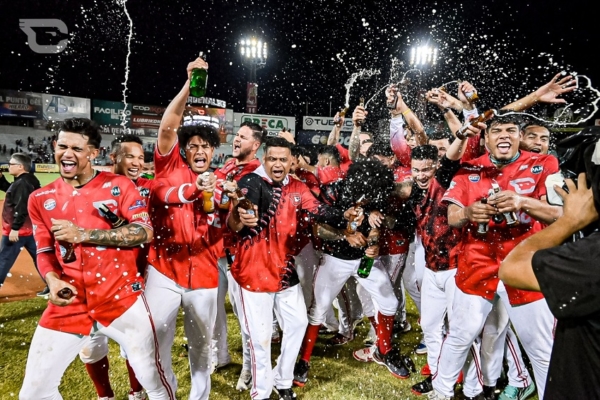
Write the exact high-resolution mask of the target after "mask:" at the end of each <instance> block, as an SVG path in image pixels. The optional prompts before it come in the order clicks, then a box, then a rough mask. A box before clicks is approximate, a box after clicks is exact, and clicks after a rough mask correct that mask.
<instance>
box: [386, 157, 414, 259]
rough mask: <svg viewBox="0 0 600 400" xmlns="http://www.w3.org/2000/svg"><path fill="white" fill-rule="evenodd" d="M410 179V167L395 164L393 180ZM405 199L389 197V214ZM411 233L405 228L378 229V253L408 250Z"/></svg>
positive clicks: (400, 252) (396, 252)
mask: <svg viewBox="0 0 600 400" xmlns="http://www.w3.org/2000/svg"><path fill="white" fill-rule="evenodd" d="M406 181H412V172H411V170H410V168H408V167H405V166H402V165H400V164H397V165H396V167H395V169H394V182H397V183H398V182H406ZM404 203H405V201H404V200H401V199H399V198H398V197H390V203H389V209H388V211H389V212H388V213H386V214H389V215H393V214H394V212H395V211H397V210H399V209H401V208H402V207H403V206H404ZM396 223H397V224H402V223H403V221H397V222H396ZM410 238H411V234H410V233H408V232H406V231H405V230H393V229H385V228H381V229H380V234H379V255H380V256H387V255H390V254H404V253H407V252H408V246H409V245H410Z"/></svg>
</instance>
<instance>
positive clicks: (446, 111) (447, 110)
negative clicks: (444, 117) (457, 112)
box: [442, 107, 452, 114]
mask: <svg viewBox="0 0 600 400" xmlns="http://www.w3.org/2000/svg"><path fill="white" fill-rule="evenodd" d="M449 112H452V109H451V108H450V107H446V108H444V110H443V111H442V114H446V113H449Z"/></svg>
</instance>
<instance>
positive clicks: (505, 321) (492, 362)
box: [481, 290, 531, 387]
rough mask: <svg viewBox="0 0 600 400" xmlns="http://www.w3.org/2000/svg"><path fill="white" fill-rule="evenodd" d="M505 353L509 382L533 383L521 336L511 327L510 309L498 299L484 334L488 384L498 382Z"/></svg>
mask: <svg viewBox="0 0 600 400" xmlns="http://www.w3.org/2000/svg"><path fill="white" fill-rule="evenodd" d="M500 291H501V290H498V292H500ZM505 357H506V362H507V364H508V383H509V385H511V386H514V387H527V386H529V385H530V384H531V377H530V376H529V371H527V367H526V366H525V363H524V362H523V356H522V355H521V349H520V348H519V343H518V340H517V336H516V335H515V333H514V332H513V330H512V328H511V327H510V320H509V318H508V311H507V310H506V307H505V306H504V302H502V301H497V302H495V303H494V305H493V307H492V311H491V312H490V314H489V315H488V317H487V319H486V321H485V324H484V326H483V332H482V334H481V369H482V371H483V384H484V385H485V386H496V383H497V381H498V377H500V374H501V373H502V364H503V363H502V361H503V360H504V358H505Z"/></svg>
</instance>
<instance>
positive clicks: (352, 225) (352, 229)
mask: <svg viewBox="0 0 600 400" xmlns="http://www.w3.org/2000/svg"><path fill="white" fill-rule="evenodd" d="M368 202H369V200H367V199H365V195H362V196H360V198H359V199H358V200H357V201H356V203H354V206H353V208H354V209H355V210H358V209H360V211H359V214H358V215H357V216H350V220H349V221H348V224H347V225H346V233H347V234H349V235H352V234H354V233H356V230H357V229H358V222H356V220H357V219H358V218H360V216H361V215H362V207H363V206H364V205H366V204H367V203H368Z"/></svg>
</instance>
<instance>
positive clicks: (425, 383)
mask: <svg viewBox="0 0 600 400" xmlns="http://www.w3.org/2000/svg"><path fill="white" fill-rule="evenodd" d="M410 391H411V392H413V394H416V395H417V396H422V395H424V394H427V393H430V392H431V391H433V384H432V383H431V376H428V377H427V378H425V380H422V381H421V382H419V383H417V384H414V385H413V386H412V387H411V388H410Z"/></svg>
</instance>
